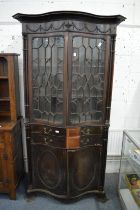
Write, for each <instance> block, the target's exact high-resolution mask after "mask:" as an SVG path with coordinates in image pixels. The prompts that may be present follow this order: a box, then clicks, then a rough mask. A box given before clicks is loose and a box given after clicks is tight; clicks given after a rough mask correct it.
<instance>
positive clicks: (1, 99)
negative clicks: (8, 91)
mask: <svg viewBox="0 0 140 210" xmlns="http://www.w3.org/2000/svg"><path fill="white" fill-rule="evenodd" d="M0 101H10V99H9V98H8V97H7V98H0Z"/></svg>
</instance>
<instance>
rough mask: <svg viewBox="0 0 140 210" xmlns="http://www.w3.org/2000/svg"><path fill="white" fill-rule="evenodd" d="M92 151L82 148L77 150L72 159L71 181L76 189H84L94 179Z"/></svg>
mask: <svg viewBox="0 0 140 210" xmlns="http://www.w3.org/2000/svg"><path fill="white" fill-rule="evenodd" d="M92 153H93V152H90V151H87V150H82V151H79V152H77V155H76V156H75V159H74V161H73V169H72V183H73V186H74V188H76V189H77V190H84V189H86V188H87V187H88V186H89V185H90V184H91V183H92V181H93V180H94V178H95V172H96V163H94V161H95V160H94V158H93V154H92Z"/></svg>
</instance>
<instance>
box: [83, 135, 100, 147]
mask: <svg viewBox="0 0 140 210" xmlns="http://www.w3.org/2000/svg"><path fill="white" fill-rule="evenodd" d="M86 145H92V146H102V136H101V135H92V136H88V135H87V136H81V138H80V147H82V146H86Z"/></svg>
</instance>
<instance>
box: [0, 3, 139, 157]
mask: <svg viewBox="0 0 140 210" xmlns="http://www.w3.org/2000/svg"><path fill="white" fill-rule="evenodd" d="M55 10H79V11H84V12H90V13H94V14H99V15H115V14H121V15H123V16H125V17H126V18H127V20H126V21H125V22H123V23H122V24H121V25H119V26H118V30H117V40H116V53H115V54H116V56H115V71H114V85H113V95H112V109H111V118H110V135H109V146H108V148H109V149H108V154H111V155H113V154H114V155H118V154H120V148H121V140H122V138H121V137H122V136H121V134H122V130H123V129H124V128H131V129H133V128H140V0H50V1H49V0H48V1H47V0H40V1H38V0H30V1H29V0H0V52H15V53H20V57H19V68H20V92H21V107H22V113H23V115H24V98H23V69H22V63H23V54H22V35H21V33H22V28H21V24H20V23H19V22H18V21H16V20H14V19H13V18H12V15H14V14H15V13H26V14H30V13H45V12H49V11H55ZM113 131H117V132H120V135H118V134H117V135H118V136H119V138H117V140H116V141H118V148H119V149H118V148H117V149H116V150H115V148H114V147H112V146H111V145H112V141H113V135H114V134H113V135H112V134H111V132H113ZM25 156H26V154H25Z"/></svg>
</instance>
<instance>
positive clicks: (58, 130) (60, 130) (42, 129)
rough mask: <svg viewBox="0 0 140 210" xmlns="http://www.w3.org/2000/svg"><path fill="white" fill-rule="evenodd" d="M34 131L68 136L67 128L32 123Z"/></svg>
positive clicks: (32, 130)
mask: <svg viewBox="0 0 140 210" xmlns="http://www.w3.org/2000/svg"><path fill="white" fill-rule="evenodd" d="M31 132H32V133H40V134H42V135H50V136H56V137H57V136H66V129H65V128H58V127H51V126H46V125H31Z"/></svg>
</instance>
